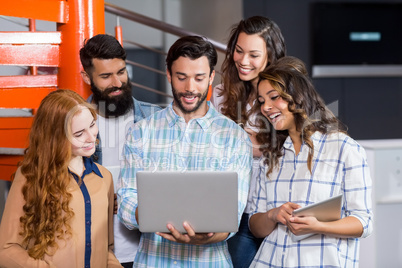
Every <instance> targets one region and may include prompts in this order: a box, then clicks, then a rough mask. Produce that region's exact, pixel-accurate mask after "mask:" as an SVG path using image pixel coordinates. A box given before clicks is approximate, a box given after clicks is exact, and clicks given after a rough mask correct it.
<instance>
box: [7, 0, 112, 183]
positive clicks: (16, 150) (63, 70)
mask: <svg viewBox="0 0 402 268" xmlns="http://www.w3.org/2000/svg"><path fill="white" fill-rule="evenodd" d="M104 14H105V11H104V2H103V1H101V0H73V1H70V0H69V1H64V0H35V1H32V0H13V1H2V4H1V5H0V15H5V16H12V17H20V18H26V19H29V29H27V31H22V32H0V65H3V66H29V71H28V72H27V73H26V74H25V75H15V76H0V179H2V180H10V178H11V175H12V174H13V173H14V172H15V170H16V166H17V163H18V162H19V161H20V160H21V159H22V155H23V153H24V149H25V148H26V147H27V145H28V134H29V129H30V127H31V124H32V119H33V115H34V114H35V111H36V110H37V108H38V107H39V104H40V101H41V100H42V99H43V98H44V97H45V96H46V95H47V94H48V93H49V92H51V91H53V90H55V89H57V88H62V89H71V90H74V91H76V92H78V93H79V94H80V95H82V96H84V97H87V96H88V95H89V92H90V90H89V88H88V87H87V86H86V85H85V84H84V82H83V81H82V79H81V76H80V71H81V64H80V60H79V49H80V48H81V46H82V44H83V42H84V40H85V39H86V38H89V37H91V36H93V35H95V34H98V33H104V31H105V30H104V25H105V23H104ZM36 20H45V21H51V22H55V23H57V31H55V32H40V31H36V29H35V21H36ZM38 70H39V71H40V70H45V73H44V74H39V71H38Z"/></svg>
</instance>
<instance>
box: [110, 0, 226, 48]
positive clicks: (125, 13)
mask: <svg viewBox="0 0 402 268" xmlns="http://www.w3.org/2000/svg"><path fill="white" fill-rule="evenodd" d="M105 11H107V12H110V13H112V14H115V15H118V16H121V17H123V18H126V19H129V20H132V21H135V22H138V23H141V24H143V25H147V26H149V27H152V28H155V29H158V30H161V31H164V32H167V33H170V34H174V35H177V36H180V37H182V36H186V35H199V34H197V33H194V32H191V31H187V30H185V29H183V28H180V27H177V26H174V25H172V24H168V23H166V22H163V21H159V20H155V19H152V18H150V17H147V16H144V15H141V14H139V13H136V12H133V11H130V10H127V9H124V8H121V7H119V6H116V5H113V4H110V3H107V2H105ZM208 40H209V41H210V42H211V43H212V44H213V45H214V46H215V48H216V50H218V51H219V52H223V53H225V51H226V45H224V44H222V43H220V42H218V41H215V40H212V39H209V38H208Z"/></svg>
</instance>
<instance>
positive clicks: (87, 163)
mask: <svg viewBox="0 0 402 268" xmlns="http://www.w3.org/2000/svg"><path fill="white" fill-rule="evenodd" d="M82 159H83V160H84V168H85V170H84V172H83V173H82V177H81V178H82V179H83V178H84V177H85V175H88V174H90V173H92V172H93V173H95V174H96V175H98V176H99V177H101V178H103V176H102V174H101V172H100V170H99V168H98V166H97V165H96V164H95V162H94V161H92V159H91V158H88V157H85V156H83V157H82ZM68 171H69V172H70V173H71V174H73V175H74V173H72V172H71V171H70V169H69V170H68Z"/></svg>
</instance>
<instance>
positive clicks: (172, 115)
mask: <svg viewBox="0 0 402 268" xmlns="http://www.w3.org/2000/svg"><path fill="white" fill-rule="evenodd" d="M207 105H208V111H207V113H206V114H205V115H204V116H203V117H200V118H196V119H193V120H195V121H196V122H197V123H198V124H199V125H200V127H201V128H202V129H203V130H206V129H208V128H209V126H210V125H211V123H212V120H213V119H214V118H216V116H218V115H219V113H218V111H217V110H216V109H215V108H214V106H213V105H211V102H210V101H207ZM166 109H167V114H166V117H167V121H168V125H169V127H173V126H174V125H175V124H176V123H177V122H184V118H183V117H181V116H179V115H178V114H176V112H175V111H174V110H173V102H171V103H170V104H169V106H168V107H166ZM191 121H192V120H191Z"/></svg>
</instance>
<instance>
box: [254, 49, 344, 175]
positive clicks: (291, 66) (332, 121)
mask: <svg viewBox="0 0 402 268" xmlns="http://www.w3.org/2000/svg"><path fill="white" fill-rule="evenodd" d="M300 66H304V63H303V62H302V61H300V60H299V59H297V58H294V57H293V58H289V57H286V58H283V60H279V61H278V62H276V63H275V64H273V65H271V66H269V67H268V68H266V69H265V70H264V71H263V72H261V73H260V74H259V82H258V87H260V84H261V81H263V80H267V81H268V82H269V83H270V84H271V86H272V87H273V88H274V89H275V90H276V91H277V92H278V93H279V95H280V97H281V98H282V99H283V100H285V101H286V102H287V103H288V109H289V111H290V112H291V113H293V115H294V120H295V123H296V130H297V131H299V132H300V133H301V134H300V135H301V139H302V141H304V142H305V143H306V144H307V146H308V147H309V155H308V159H307V166H308V168H309V170H310V171H311V162H312V157H313V151H314V145H313V142H312V140H311V139H310V138H311V136H312V135H313V133H314V132H316V131H319V132H321V133H323V134H327V133H332V132H344V133H346V127H345V126H344V125H343V124H342V123H341V122H340V121H339V120H338V119H337V118H336V116H335V115H334V114H333V113H332V112H331V111H330V110H328V109H327V108H326V106H325V103H324V101H323V100H322V98H321V97H320V96H319V94H318V93H317V91H316V90H315V88H314V86H313V83H312V81H311V79H310V78H309V76H308V75H306V73H305V69H303V68H300ZM254 111H257V114H258V116H257V118H258V119H257V126H258V127H259V128H260V130H261V131H260V132H259V133H258V134H257V141H259V142H260V144H264V145H265V146H264V147H263V148H261V151H262V153H263V156H264V157H265V159H264V162H265V164H267V165H268V167H269V169H268V171H267V176H268V175H269V174H270V173H271V172H272V170H273V169H274V168H275V167H277V165H278V163H279V162H278V160H279V158H280V157H281V156H283V150H282V147H283V144H284V142H285V140H286V138H287V137H288V136H289V132H288V131H287V130H278V131H277V130H275V129H274V128H273V126H272V124H270V123H269V122H267V119H266V118H265V117H264V116H263V114H262V113H261V104H259V103H258V104H257V105H256V107H255V110H254ZM267 126H268V127H269V130H267V129H266V127H267Z"/></svg>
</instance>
